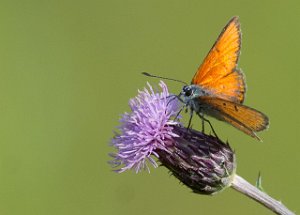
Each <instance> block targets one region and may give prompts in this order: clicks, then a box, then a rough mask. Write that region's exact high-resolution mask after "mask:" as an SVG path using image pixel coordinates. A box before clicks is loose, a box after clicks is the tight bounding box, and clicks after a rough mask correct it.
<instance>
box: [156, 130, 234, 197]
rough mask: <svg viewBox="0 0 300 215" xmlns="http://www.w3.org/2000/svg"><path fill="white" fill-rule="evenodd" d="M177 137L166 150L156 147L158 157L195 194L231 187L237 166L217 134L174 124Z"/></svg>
mask: <svg viewBox="0 0 300 215" xmlns="http://www.w3.org/2000/svg"><path fill="white" fill-rule="evenodd" d="M173 132H174V133H176V134H177V135H178V137H176V138H173V141H170V142H169V144H168V146H167V149H168V150H167V151H166V150H160V149H158V150H156V152H157V154H158V155H159V160H160V162H161V163H162V165H163V166H165V167H167V168H168V169H169V170H170V171H171V173H172V174H173V175H174V176H175V177H176V178H178V179H179V180H180V181H181V182H182V183H184V184H185V185H186V186H188V187H190V188H191V189H192V190H193V191H194V192H195V193H200V194H214V193H217V192H219V191H221V190H223V189H224V188H226V187H228V186H230V184H231V181H232V180H233V176H234V173H235V169H236V162H235V155H234V152H233V151H232V149H231V148H230V146H229V145H228V144H225V143H223V142H222V141H221V140H219V139H218V138H216V137H213V136H211V135H206V134H203V133H201V132H198V131H195V130H192V129H190V130H187V129H186V128H183V127H179V126H176V127H175V128H174V131H173Z"/></svg>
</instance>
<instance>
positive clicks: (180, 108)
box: [174, 106, 184, 121]
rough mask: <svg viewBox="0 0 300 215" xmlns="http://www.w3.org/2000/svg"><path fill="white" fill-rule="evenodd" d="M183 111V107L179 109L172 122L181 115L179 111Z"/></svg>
mask: <svg viewBox="0 0 300 215" xmlns="http://www.w3.org/2000/svg"><path fill="white" fill-rule="evenodd" d="M183 109H184V106H183V107H182V108H180V110H179V111H178V113H177V114H176V116H175V118H174V121H176V120H177V118H178V116H179V114H180V113H181V111H182V110H183Z"/></svg>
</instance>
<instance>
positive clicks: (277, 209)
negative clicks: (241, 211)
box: [231, 175, 295, 215]
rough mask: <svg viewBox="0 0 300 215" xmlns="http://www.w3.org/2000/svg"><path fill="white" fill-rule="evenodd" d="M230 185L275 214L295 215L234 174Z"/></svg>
mask: <svg viewBox="0 0 300 215" xmlns="http://www.w3.org/2000/svg"><path fill="white" fill-rule="evenodd" d="M231 187H232V188H233V189H235V190H237V191H239V192H241V193H243V194H245V195H246V196H248V197H250V198H252V199H253V200H255V201H257V202H258V203H260V204H262V205H263V206H265V207H267V208H269V209H270V210H272V211H273V212H274V213H276V214H280V215H295V213H293V212H291V211H290V210H289V209H288V208H287V207H285V206H284V205H283V204H282V203H281V202H279V201H277V200H275V199H273V198H272V197H270V196H269V195H268V194H266V193H264V192H262V191H261V190H259V189H258V188H257V187H255V186H253V185H252V184H250V183H249V182H247V181H246V180H245V179H243V178H242V177H240V176H238V175H235V176H234V178H233V181H232V183H231Z"/></svg>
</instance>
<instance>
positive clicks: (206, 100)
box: [198, 96, 269, 139]
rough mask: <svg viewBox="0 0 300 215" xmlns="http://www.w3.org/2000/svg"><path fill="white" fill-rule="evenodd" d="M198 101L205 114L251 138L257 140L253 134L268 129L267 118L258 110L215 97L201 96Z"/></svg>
mask: <svg viewBox="0 0 300 215" xmlns="http://www.w3.org/2000/svg"><path fill="white" fill-rule="evenodd" d="M198 99H199V100H200V101H199V102H200V103H201V106H203V111H204V112H205V113H207V114H208V115H211V116H213V117H215V118H217V119H219V120H222V121H225V122H227V123H229V124H231V125H232V126H234V127H236V128H238V129H240V130H241V131H243V132H245V133H246V134H248V135H250V136H252V137H255V138H258V137H257V136H256V134H255V132H258V131H262V130H264V129H266V128H267V127H268V124H269V119H268V117H267V116H266V115H265V114H263V113H261V112H260V111H258V110H255V109H253V108H250V107H248V106H245V105H242V104H239V103H235V102H231V101H227V100H224V99H221V98H216V97H207V96H203V97H199V98H198ZM258 139H259V138H258Z"/></svg>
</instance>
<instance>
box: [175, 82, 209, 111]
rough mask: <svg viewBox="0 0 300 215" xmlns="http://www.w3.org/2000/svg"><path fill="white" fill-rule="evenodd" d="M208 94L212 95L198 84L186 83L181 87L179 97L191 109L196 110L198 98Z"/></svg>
mask: <svg viewBox="0 0 300 215" xmlns="http://www.w3.org/2000/svg"><path fill="white" fill-rule="evenodd" d="M210 95H212V93H211V92H210V91H208V90H205V89H203V88H202V87H201V86H199V85H186V86H184V87H183V88H182V91H181V93H180V98H181V99H182V101H183V103H185V104H186V105H187V106H190V107H191V108H192V109H193V110H195V111H198V109H199V105H198V101H199V100H198V98H199V97H201V96H210Z"/></svg>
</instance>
